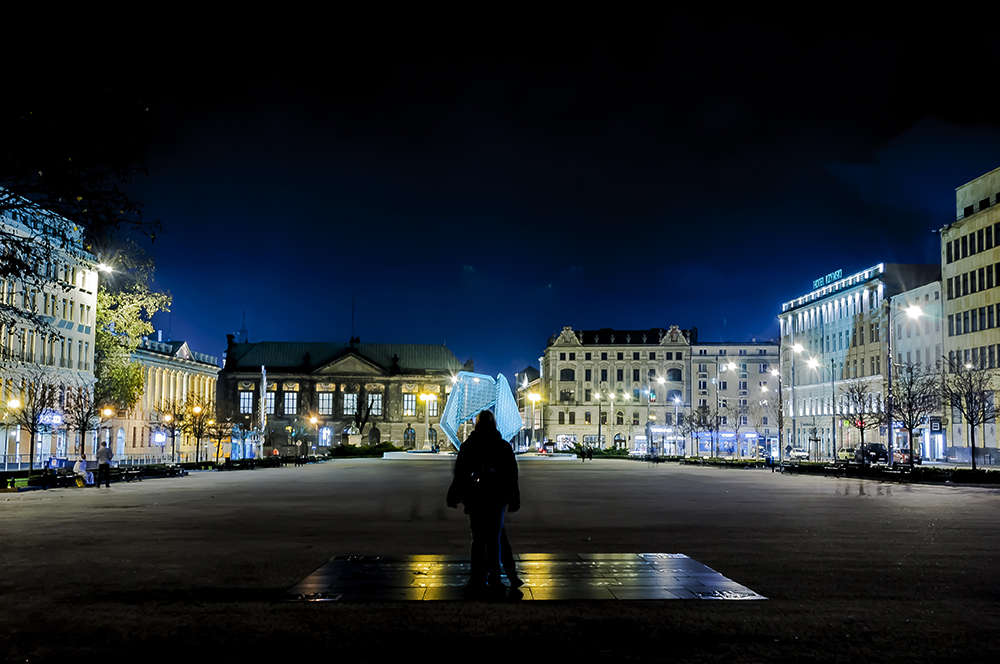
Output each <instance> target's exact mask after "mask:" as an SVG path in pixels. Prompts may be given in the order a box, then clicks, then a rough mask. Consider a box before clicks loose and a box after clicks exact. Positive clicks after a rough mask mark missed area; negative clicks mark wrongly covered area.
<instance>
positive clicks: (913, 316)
mask: <svg viewBox="0 0 1000 664" xmlns="http://www.w3.org/2000/svg"><path fill="white" fill-rule="evenodd" d="M886 303H887V306H888V307H889V316H888V317H889V338H888V343H887V344H886V354H887V355H888V358H887V359H888V360H889V361H888V362H886V365H885V371H886V373H885V378H886V381H885V382H886V389H887V391H888V397H887V398H886V400H885V411H886V412H885V414H886V419H887V420H888V421H889V460H890V463H891V462H892V458H893V455H892V430H893V428H894V426H893V425H894V424H895V423H894V422H893V421H892V404H893V401H894V399H893V398H892V329H893V327H894V324H893V318H894V316H893V310H892V297H891V296H890V297H888V298H887V299H886ZM923 315H924V310H923V309H921V308H920V307H918V306H917V305H915V304H911V305H910V306H908V307H907V308H906V317H907V318H909V319H910V320H917V319H918V318H920V317H921V316H923Z"/></svg>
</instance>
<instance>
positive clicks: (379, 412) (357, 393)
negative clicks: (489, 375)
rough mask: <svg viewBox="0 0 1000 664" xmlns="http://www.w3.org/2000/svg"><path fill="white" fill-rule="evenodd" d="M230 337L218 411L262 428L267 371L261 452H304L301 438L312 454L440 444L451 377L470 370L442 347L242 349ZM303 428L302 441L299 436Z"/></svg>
mask: <svg viewBox="0 0 1000 664" xmlns="http://www.w3.org/2000/svg"><path fill="white" fill-rule="evenodd" d="M241 337H243V338H245V336H243V335H242V334H241ZM227 338H228V344H227V347H226V357H225V361H224V364H223V368H222V371H221V372H220V373H219V386H218V401H219V407H220V412H230V413H232V416H233V417H234V418H235V419H236V420H238V421H239V420H240V419H244V420H246V421H248V422H250V423H252V426H255V427H256V426H259V425H258V423H259V422H260V421H261V417H260V404H261V378H262V376H261V369H262V367H263V368H264V369H266V372H267V387H266V389H265V391H264V400H263V402H264V409H265V415H266V419H267V428H266V430H265V431H264V440H265V446H264V453H265V454H271V453H274V451H275V450H277V451H278V453H280V454H295V453H301V452H304V450H302V449H300V448H299V447H298V446H297V443H298V441H299V440H303V441H305V443H306V444H308V445H309V446H310V447H311V448H313V451H314V452H315V453H322V452H324V451H325V449H326V448H328V447H329V446H331V445H338V444H342V443H353V444H360V443H364V444H375V443H378V442H381V441H386V442H388V441H391V442H392V443H393V444H395V445H397V446H399V447H404V448H407V449H426V448H430V447H433V446H445V445H447V444H448V442H447V438H445V437H444V435H443V432H442V431H441V428H440V413H441V411H442V410H443V408H444V403H445V400H446V399H447V395H448V393H449V392H450V391H451V385H452V380H451V379H452V377H453V376H454V375H455V374H456V373H458V372H459V371H463V370H465V371H472V360H469V361H468V362H466V363H464V364H463V363H462V362H459V360H458V359H457V358H456V357H455V355H454V353H452V352H451V351H450V350H449V349H448V348H447V347H445V346H434V345H418V344H393V343H361V341H360V340H359V339H357V338H354V339H352V340H351V341H350V342H349V343H337V342H293V341H261V342H257V343H249V342H243V343H239V342H237V340H236V337H234V336H233V335H229V336H228V337H227ZM422 396H423V397H424V398H421V397H422ZM365 411H368V412H369V414H370V416H369V420H368V424H367V427H366V428H365V429H364V431H362V432H360V433H359V432H358V431H357V430H356V428H355V425H354V422H355V416H356V414H358V413H359V412H360V413H362V415H363V414H364V413H365ZM313 417H315V418H316V419H317V422H316V424H312V423H311V421H310V420H311V418H313ZM286 427H290V428H291V429H292V430H291V431H289V429H286ZM303 428H304V429H305V430H306V431H307V433H306V434H305V435H299V434H296V432H295V430H296V429H303ZM425 429H426V432H427V433H426V434H425Z"/></svg>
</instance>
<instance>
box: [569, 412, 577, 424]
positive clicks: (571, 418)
mask: <svg viewBox="0 0 1000 664" xmlns="http://www.w3.org/2000/svg"><path fill="white" fill-rule="evenodd" d="M569 423H570V424H576V413H575V412H573V411H571V412H570V414H569Z"/></svg>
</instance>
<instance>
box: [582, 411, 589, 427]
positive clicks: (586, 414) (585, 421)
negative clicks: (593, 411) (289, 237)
mask: <svg viewBox="0 0 1000 664" xmlns="http://www.w3.org/2000/svg"><path fill="white" fill-rule="evenodd" d="M583 423H584V424H586V425H587V426H590V411H589V410H588V411H587V412H585V413H584V414H583Z"/></svg>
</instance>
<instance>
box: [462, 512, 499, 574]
mask: <svg viewBox="0 0 1000 664" xmlns="http://www.w3.org/2000/svg"><path fill="white" fill-rule="evenodd" d="M506 514H507V506H506V505H502V506H500V507H480V508H477V509H475V510H472V511H470V512H469V527H470V528H471V529H472V574H471V579H470V580H471V582H472V584H473V585H484V584H488V585H500V532H501V531H502V530H503V520H504V516H505V515H506Z"/></svg>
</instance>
